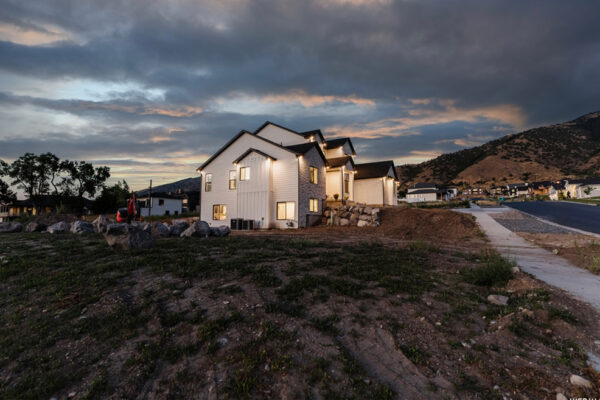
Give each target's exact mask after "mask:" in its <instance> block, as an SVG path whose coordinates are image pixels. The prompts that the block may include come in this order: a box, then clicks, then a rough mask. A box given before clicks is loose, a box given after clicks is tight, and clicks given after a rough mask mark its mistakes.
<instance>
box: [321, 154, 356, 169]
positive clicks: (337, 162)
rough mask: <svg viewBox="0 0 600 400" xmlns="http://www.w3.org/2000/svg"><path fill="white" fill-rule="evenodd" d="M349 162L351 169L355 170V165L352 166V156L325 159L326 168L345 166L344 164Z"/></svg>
mask: <svg viewBox="0 0 600 400" xmlns="http://www.w3.org/2000/svg"><path fill="white" fill-rule="evenodd" d="M348 161H350V163H351V164H352V167H353V168H356V164H354V160H353V159H352V156H343V157H334V158H328V159H327V166H328V167H330V168H339V167H341V166H344V165H346V163H347V162H348Z"/></svg>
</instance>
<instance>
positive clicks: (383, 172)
mask: <svg viewBox="0 0 600 400" xmlns="http://www.w3.org/2000/svg"><path fill="white" fill-rule="evenodd" d="M385 176H390V177H392V178H394V179H395V180H398V176H397V175H396V168H394V162H393V161H392V160H387V161H378V162H372V163H363V164H356V175H355V176H354V179H371V178H382V177H385Z"/></svg>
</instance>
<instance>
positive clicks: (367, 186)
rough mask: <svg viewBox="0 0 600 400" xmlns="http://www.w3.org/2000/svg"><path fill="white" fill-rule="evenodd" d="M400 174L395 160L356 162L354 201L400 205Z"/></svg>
mask: <svg viewBox="0 0 600 400" xmlns="http://www.w3.org/2000/svg"><path fill="white" fill-rule="evenodd" d="M397 192H398V176H397V175H396V168H395V167H394V162H393V161H379V162H372V163H365V164H356V173H355V174H354V201H355V202H358V203H366V204H378V205H384V206H386V205H398V195H397Z"/></svg>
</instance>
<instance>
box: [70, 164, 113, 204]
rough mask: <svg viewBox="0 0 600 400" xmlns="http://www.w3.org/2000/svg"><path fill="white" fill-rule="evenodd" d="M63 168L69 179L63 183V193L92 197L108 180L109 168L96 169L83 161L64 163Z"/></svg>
mask: <svg viewBox="0 0 600 400" xmlns="http://www.w3.org/2000/svg"><path fill="white" fill-rule="evenodd" d="M64 168H65V170H67V171H68V172H69V177H68V178H67V179H65V180H64V181H63V187H64V191H65V192H69V193H72V194H73V195H74V196H77V197H79V198H80V199H82V198H83V195H84V194H86V193H87V194H88V195H89V196H90V197H94V195H95V194H96V192H97V191H98V189H100V188H103V187H104V182H106V180H107V179H108V178H110V168H109V167H97V168H94V166H93V165H92V164H90V163H88V162H85V161H65V162H64Z"/></svg>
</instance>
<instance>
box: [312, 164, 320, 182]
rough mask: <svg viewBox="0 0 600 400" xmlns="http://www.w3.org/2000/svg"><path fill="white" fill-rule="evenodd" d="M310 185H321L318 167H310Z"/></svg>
mask: <svg viewBox="0 0 600 400" xmlns="http://www.w3.org/2000/svg"><path fill="white" fill-rule="evenodd" d="M310 183H314V184H317V183H319V169H318V168H316V167H310Z"/></svg>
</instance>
